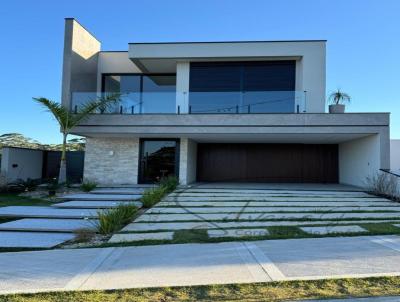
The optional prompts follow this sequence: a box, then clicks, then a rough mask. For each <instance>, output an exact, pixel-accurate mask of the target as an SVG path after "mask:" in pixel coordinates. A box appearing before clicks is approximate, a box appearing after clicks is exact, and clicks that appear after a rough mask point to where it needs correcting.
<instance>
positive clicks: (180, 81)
mask: <svg viewBox="0 0 400 302" xmlns="http://www.w3.org/2000/svg"><path fill="white" fill-rule="evenodd" d="M189 73H190V63H189V62H178V63H177V64H176V110H177V112H178V106H179V108H180V112H181V113H188V112H189Z"/></svg>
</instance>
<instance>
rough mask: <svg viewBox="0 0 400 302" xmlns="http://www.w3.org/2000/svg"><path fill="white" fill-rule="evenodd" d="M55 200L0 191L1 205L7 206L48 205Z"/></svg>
mask: <svg viewBox="0 0 400 302" xmlns="http://www.w3.org/2000/svg"><path fill="white" fill-rule="evenodd" d="M52 203H53V202H51V201H49V200H45V199H41V198H30V197H22V196H18V194H12V193H7V194H3V193H0V207H7V206H48V205H51V204H52Z"/></svg>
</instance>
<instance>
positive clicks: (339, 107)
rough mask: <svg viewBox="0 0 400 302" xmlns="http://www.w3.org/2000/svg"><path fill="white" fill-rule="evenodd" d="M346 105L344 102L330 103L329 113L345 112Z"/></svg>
mask: <svg viewBox="0 0 400 302" xmlns="http://www.w3.org/2000/svg"><path fill="white" fill-rule="evenodd" d="M345 108H346V106H345V105H342V104H337V105H329V113H344V110H345Z"/></svg>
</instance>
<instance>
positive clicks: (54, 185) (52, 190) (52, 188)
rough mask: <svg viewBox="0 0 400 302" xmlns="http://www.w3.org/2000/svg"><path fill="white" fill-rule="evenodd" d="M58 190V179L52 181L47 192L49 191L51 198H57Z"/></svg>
mask: <svg viewBox="0 0 400 302" xmlns="http://www.w3.org/2000/svg"><path fill="white" fill-rule="evenodd" d="M58 188H59V184H58V182H57V179H56V178H55V179H51V180H50V181H49V183H48V184H47V190H49V196H50V197H52V196H55V195H56V192H57V189H58Z"/></svg>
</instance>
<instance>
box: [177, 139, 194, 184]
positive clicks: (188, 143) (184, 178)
mask: <svg viewBox="0 0 400 302" xmlns="http://www.w3.org/2000/svg"><path fill="white" fill-rule="evenodd" d="M196 168H197V143H196V142H195V141H193V140H191V139H187V138H181V142H180V150H179V183H180V184H181V185H188V184H190V183H192V182H195V181H196Z"/></svg>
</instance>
